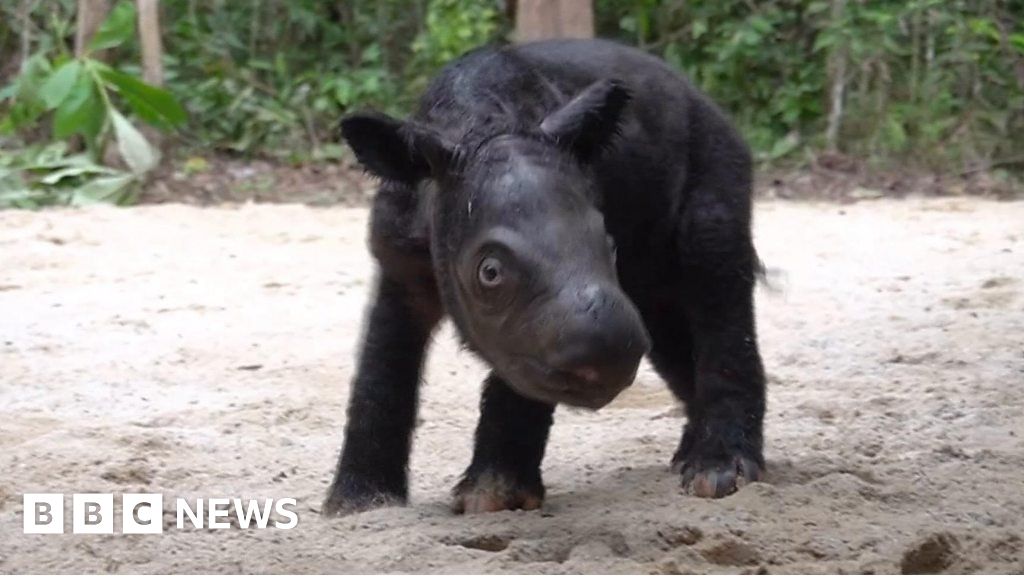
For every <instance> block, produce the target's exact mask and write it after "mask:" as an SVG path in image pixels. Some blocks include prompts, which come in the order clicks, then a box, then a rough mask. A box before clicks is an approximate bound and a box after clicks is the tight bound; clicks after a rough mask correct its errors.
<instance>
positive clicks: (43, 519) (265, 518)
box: [23, 494, 299, 534]
mask: <svg viewBox="0 0 1024 576" xmlns="http://www.w3.org/2000/svg"><path fill="white" fill-rule="evenodd" d="M23 503H24V512H23V514H24V532H25V534H63V533H64V495H63V494H25V495H24V498H23ZM295 505H296V502H295V499H294V498H279V499H276V500H275V499H273V498H267V499H265V500H262V501H261V500H256V499H247V500H243V499H241V498H207V499H205V500H204V499H203V498H197V499H196V500H195V502H194V503H190V502H189V501H188V500H186V499H185V498H176V499H175V501H174V515H175V524H174V525H175V526H176V527H177V529H178V530H184V529H185V526H186V524H189V525H191V526H192V527H193V528H200V529H202V528H207V529H211V530H219V529H225V528H231V527H232V526H233V525H237V526H238V527H239V528H244V529H248V528H257V529H265V528H268V527H273V528H277V529H280V530H291V529H292V528H295V527H296V526H297V525H298V524H299V515H298V514H297V513H296V512H295ZM164 513H165V511H164V496H163V494H122V495H121V514H120V516H121V533H122V534H161V533H163V531H164ZM275 514H276V516H277V517H276V518H275V517H274V515H275ZM114 516H115V512H114V495H113V494H72V496H71V531H72V532H73V533H75V534H113V533H114ZM232 518H233V519H234V523H232V521H231V520H232Z"/></svg>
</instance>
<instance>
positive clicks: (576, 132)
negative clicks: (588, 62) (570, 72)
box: [540, 80, 630, 162]
mask: <svg viewBox="0 0 1024 576" xmlns="http://www.w3.org/2000/svg"><path fill="white" fill-rule="evenodd" d="M629 99H630V95H629V90H627V89H626V87H625V86H624V85H623V84H622V83H621V82H619V81H617V80H599V81H597V82H594V83H593V84H591V85H590V86H588V87H587V88H585V89H584V90H583V91H582V92H580V93H579V94H578V95H577V96H576V97H575V98H573V99H572V100H570V101H569V103H568V104H566V105H565V106H562V107H561V108H559V109H558V110H556V111H554V112H552V113H551V114H549V115H548V116H547V118H545V119H544V121H543V122H541V124H540V129H541V131H542V132H544V133H545V134H547V135H548V136H549V137H551V138H553V139H554V140H555V142H557V143H558V145H559V146H561V147H562V148H564V149H566V150H569V151H570V152H572V153H573V154H575V155H576V157H577V158H579V159H580V160H582V161H584V162H587V161H590V160H593V159H594V158H595V157H596V156H597V155H598V154H600V152H601V151H602V150H604V149H605V148H607V147H608V146H609V145H610V144H611V143H612V141H613V139H614V138H615V136H616V135H618V133H619V128H620V123H621V121H622V112H623V110H624V109H625V108H626V104H627V103H629Z"/></svg>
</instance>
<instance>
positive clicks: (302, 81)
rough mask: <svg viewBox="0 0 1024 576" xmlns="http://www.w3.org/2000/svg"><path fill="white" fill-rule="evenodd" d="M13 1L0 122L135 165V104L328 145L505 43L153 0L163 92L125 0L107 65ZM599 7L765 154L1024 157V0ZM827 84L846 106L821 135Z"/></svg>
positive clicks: (404, 3)
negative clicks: (352, 119)
mask: <svg viewBox="0 0 1024 576" xmlns="http://www.w3.org/2000/svg"><path fill="white" fill-rule="evenodd" d="M15 4H20V3H15V2H9V3H3V5H2V6H0V52H2V53H4V54H8V53H11V54H15V53H20V51H19V50H18V45H19V42H20V40H21V39H22V38H23V37H24V35H23V31H24V30H29V31H30V32H31V44H32V51H31V54H32V55H31V57H28V58H24V59H23V62H22V66H21V68H20V72H19V73H18V74H17V75H15V76H13V78H12V80H11V81H10V82H9V83H8V84H7V85H6V86H5V87H4V88H3V89H0V134H7V135H8V138H11V135H16V138H15V139H13V140H9V141H8V146H9V145H11V144H12V143H15V144H20V143H38V142H46V141H47V140H62V139H66V138H69V137H70V138H73V139H80V140H81V141H82V142H84V143H85V144H86V146H87V151H88V154H89V157H90V158H91V159H92V160H93V161H96V159H97V158H99V151H100V150H101V148H102V147H103V145H104V144H105V142H106V141H107V140H108V139H113V141H115V142H116V143H117V150H119V151H120V154H121V156H122V158H123V159H124V161H125V164H126V165H127V166H128V170H129V172H132V171H134V172H135V173H139V172H140V171H144V170H145V169H147V168H148V167H150V166H151V165H152V163H151V162H152V157H151V156H149V155H147V154H144V153H143V154H140V153H138V150H148V149H149V148H148V146H147V145H144V144H143V142H144V139H143V138H142V136H141V135H140V134H139V133H138V131H137V130H136V129H135V128H134V126H133V125H132V124H131V120H130V119H131V118H134V119H137V120H139V121H143V122H146V123H149V124H153V125H155V126H158V127H160V128H163V129H169V128H175V127H176V129H177V130H178V134H179V141H181V142H183V143H184V144H186V145H187V146H190V147H192V148H195V149H197V150H199V151H200V152H202V151H204V150H217V151H226V152H230V153H237V154H245V155H259V156H270V157H274V158H279V159H282V160H286V161H291V162H306V161H311V160H318V159H324V158H336V157H338V155H339V154H340V153H341V147H340V146H339V145H338V143H337V142H336V135H335V127H336V123H337V119H338V118H339V117H340V116H341V115H343V114H344V113H346V112H349V111H352V110H356V109H360V108H366V107H372V108H376V109H380V110H383V111H386V112H390V113H393V114H405V113H407V112H408V111H409V110H410V109H411V108H412V106H413V104H414V103H415V99H416V97H417V96H418V95H419V93H421V92H422V90H423V88H424V87H425V86H426V83H427V82H428V80H429V79H430V77H431V76H432V75H433V74H434V73H435V72H436V71H437V69H438V68H439V67H440V66H442V65H443V64H444V63H445V62H447V61H449V60H451V59H452V58H454V57H456V56H457V55H459V54H461V53H463V52H465V51H467V50H469V49H471V48H474V47H476V46H479V45H481V44H485V43H488V42H495V41H497V42H500V41H502V39H503V38H504V37H505V35H506V33H507V31H508V28H509V26H510V23H509V22H508V21H507V20H506V18H505V16H504V14H503V13H502V11H501V9H500V8H501V4H502V3H501V2H499V1H498V0H344V1H340V2H321V1H319V0H287V1H286V0H253V1H251V2H228V1H225V0H216V1H208V2H207V1H200V0H164V1H163V2H162V3H161V9H162V13H161V18H162V25H163V37H164V45H165V50H166V55H165V60H164V64H165V69H166V85H167V90H166V91H165V90H161V89H157V88H154V87H152V86H148V85H146V84H145V83H143V82H141V81H140V80H139V79H138V76H139V75H138V68H137V66H135V65H133V64H132V63H134V62H138V60H139V57H138V46H137V41H136V39H135V37H134V21H135V15H134V10H133V8H132V6H131V2H129V1H128V0H122V1H121V2H119V3H118V4H117V5H116V8H115V9H114V10H113V12H112V13H111V15H110V17H109V18H108V19H107V21H106V22H105V23H104V25H103V26H102V27H101V30H100V31H99V33H98V34H97V35H96V36H95V38H94V39H93V41H92V44H91V49H92V50H93V51H95V50H99V49H105V50H107V54H108V56H109V57H108V58H107V59H106V60H105V62H107V63H106V64H105V63H104V62H101V61H99V60H96V59H94V58H92V57H90V56H86V57H84V58H79V59H74V58H72V57H70V56H69V55H68V53H67V48H66V46H68V45H69V43H70V40H71V35H72V31H73V30H72V22H73V10H74V1H73V0H51V1H48V2H29V5H30V6H31V7H32V11H31V13H30V14H29V18H28V20H27V23H28V26H27V28H26V27H24V26H22V23H23V22H22V19H21V18H22V16H21V15H20V14H19V13H18V10H17V9H16V6H15ZM595 7H596V16H597V28H598V30H597V32H598V35H600V36H604V37H612V38H617V39H620V40H622V41H625V42H627V43H631V44H635V45H637V46H639V47H641V48H643V49H645V50H648V51H650V52H652V53H655V54H657V55H659V56H662V57H663V58H665V59H666V60H667V61H668V62H669V63H671V64H672V65H673V66H675V67H677V68H679V69H680V70H683V71H685V72H686V73H687V74H688V75H690V76H691V77H692V78H693V80H694V82H695V83H696V84H698V85H699V86H701V87H702V88H703V89H704V90H706V91H707V92H709V93H710V95H711V96H712V97H713V99H714V100H715V101H716V102H718V103H719V105H721V107H722V108H724V109H725V110H726V111H727V112H728V113H729V114H730V115H731V116H733V117H734V118H735V119H736V121H737V123H738V124H739V126H740V128H741V130H742V131H743V132H744V134H745V135H746V137H747V138H748V140H749V141H750V142H751V143H752V145H753V147H754V148H755V150H756V151H757V153H758V155H759V158H761V159H762V160H764V161H792V160H799V159H800V158H802V157H804V156H805V154H806V153H807V152H811V153H813V152H816V151H818V150H821V149H823V148H826V147H827V146H835V147H836V148H838V150H840V151H842V152H845V153H848V154H852V155H856V156H860V157H867V158H872V159H875V160H876V161H878V162H879V163H907V162H914V163H918V164H924V165H926V166H930V167H933V168H937V169H940V170H962V169H967V170H971V169H975V168H978V167H982V168H984V167H986V166H993V165H1000V166H1005V167H1010V168H1013V167H1016V168H1021V167H1022V166H1024V138H1021V137H1020V135H1021V134H1024V0H953V1H946V0H907V1H904V2H891V1H888V0H845V1H840V0H716V1H711V0H595ZM839 8H841V9H839ZM5 73H6V74H7V76H8V77H10V76H11V74H10V71H5V70H3V69H0V76H2V75H4V74H5ZM837 86H841V87H842V92H841V94H840V95H839V96H840V98H839V99H838V101H840V102H841V103H842V105H843V106H842V110H841V114H837V115H835V116H836V118H837V119H838V123H837V124H835V127H836V128H837V130H836V132H835V139H834V141H828V140H827V138H826V133H827V132H828V130H827V128H828V126H829V116H830V113H831V112H832V107H833V97H834V96H835V95H836V94H835V93H836V91H837ZM178 102H180V103H181V105H180V106H179V105H178V104H177V103H178ZM185 110H187V111H188V114H187V115H186V114H185ZM41 126H42V127H44V128H45V131H44V130H40V127H41ZM0 146H3V143H2V142H0ZM31 150H35V148H32V149H31ZM26 153H27V152H26ZM53 153H54V151H53V150H52V149H51V150H49V152H48V154H53ZM65 154H67V153H65ZM29 155H30V156H31V154H29ZM71 156H75V155H74V154H72V155H71ZM76 161H77V160H76ZM26 162H28V161H25V162H21V163H20V164H19V163H18V162H11V161H8V162H7V164H6V165H7V166H11V165H14V164H19V165H27V164H26ZM28 163H29V164H31V162H28ZM27 174H29V176H30V177H25V178H22V180H21V182H22V183H25V182H27V183H28V184H27V185H29V186H30V187H35V188H34V189H38V188H39V187H40V186H43V187H45V185H44V184H41V183H40V182H41V181H40V180H39V178H36V177H35V176H37V175H38V172H32V171H29V172H27ZM96 174H98V173H90V172H83V173H81V174H80V175H77V176H75V177H87V176H90V175H96ZM34 175H35V176H34ZM107 176H109V175H107ZM5 178H7V181H8V182H10V181H11V180H10V175H9V174H8V176H6V177H5ZM57 182H58V183H59V182H62V180H58V181H57ZM68 182H71V180H68ZM21 185H22V184H19V186H21Z"/></svg>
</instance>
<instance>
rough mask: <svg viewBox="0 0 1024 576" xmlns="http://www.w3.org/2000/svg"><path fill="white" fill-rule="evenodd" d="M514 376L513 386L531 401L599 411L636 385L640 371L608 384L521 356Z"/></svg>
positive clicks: (515, 362)
mask: <svg viewBox="0 0 1024 576" xmlns="http://www.w3.org/2000/svg"><path fill="white" fill-rule="evenodd" d="M510 376H513V377H511V378H508V379H507V380H508V382H509V385H510V386H512V388H513V389H515V390H516V392H519V393H520V394H522V395H524V396H526V397H528V398H532V399H534V400H539V401H541V402H546V403H549V404H567V405H569V406H577V407H580V408H587V409H589V410H598V409H600V408H603V407H604V406H606V405H608V403H609V402H611V401H612V400H614V399H615V397H616V396H618V395H619V393H620V392H622V391H623V390H624V389H626V388H627V387H629V385H630V384H632V383H633V379H634V377H635V376H636V370H634V371H633V373H632V374H631V375H629V377H628V378H625V379H622V380H621V381H617V382H608V381H604V380H603V379H602V378H600V375H599V374H597V373H596V372H590V371H585V370H581V371H566V370H559V369H557V368H554V367H552V366H549V365H548V364H546V363H545V362H543V361H542V360H540V359H538V358H535V357H533V356H523V355H520V356H515V357H514V358H513V374H510Z"/></svg>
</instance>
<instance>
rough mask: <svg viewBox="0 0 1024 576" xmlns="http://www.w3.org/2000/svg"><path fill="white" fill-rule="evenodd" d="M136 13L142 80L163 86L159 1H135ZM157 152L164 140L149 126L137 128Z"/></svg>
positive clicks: (162, 46)
mask: <svg viewBox="0 0 1024 576" xmlns="http://www.w3.org/2000/svg"><path fill="white" fill-rule="evenodd" d="M135 6H136V8H137V10H136V11H137V13H138V26H139V46H140V48H141V49H142V79H143V80H145V81H146V83H147V84H152V85H153V86H163V85H164V45H163V42H162V40H161V39H160V0H135ZM139 129H140V130H141V131H142V135H143V136H145V137H146V140H149V141H150V143H152V144H153V146H155V147H156V148H157V149H158V150H162V149H163V148H164V138H163V134H161V133H160V132H159V131H158V130H156V129H155V128H153V127H151V126H141V127H140V128H139Z"/></svg>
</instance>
